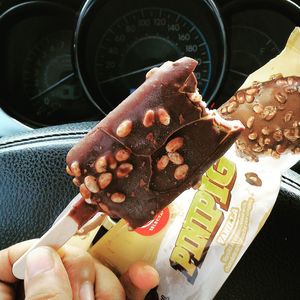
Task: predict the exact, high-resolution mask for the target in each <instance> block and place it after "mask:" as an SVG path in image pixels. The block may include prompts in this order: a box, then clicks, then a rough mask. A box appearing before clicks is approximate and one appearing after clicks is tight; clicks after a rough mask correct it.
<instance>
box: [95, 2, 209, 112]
mask: <svg viewBox="0 0 300 300" xmlns="http://www.w3.org/2000/svg"><path fill="white" fill-rule="evenodd" d="M185 55H188V56H193V57H195V58H196V59H197V61H198V62H199V64H198V67H197V69H196V70H195V75H196V77H197V79H198V82H199V90H200V92H201V93H202V95H205V92H206V90H207V86H208V82H209V81H210V78H211V54H210V50H209V47H208V44H207V41H206V39H205V38H204V36H203V34H202V33H201V31H200V30H199V28H198V27H197V26H196V25H195V24H194V23H193V22H192V21H191V20H189V19H188V18H187V17H185V16H183V15H181V14H179V13H177V12H175V11H172V10H170V9H163V8H158V7H154V8H145V9H140V10H135V11H132V12H130V13H129V14H126V15H124V16H122V17H121V18H119V19H117V20H116V21H115V22H114V23H113V24H112V25H111V26H110V27H109V28H108V29H107V30H106V32H105V33H104V35H103V36H102V37H101V39H100V41H99V44H98V47H97V53H96V63H95V77H96V80H97V85H98V88H99V91H100V92H101V95H102V96H103V99H104V100H105V101H106V102H107V103H108V104H109V105H111V106H112V108H113V107H114V106H115V105H117V104H118V103H119V101H120V100H122V99H124V98H126V97H127V96H128V95H129V94H130V93H131V92H132V91H134V90H135V89H136V88H137V87H138V86H139V85H140V84H142V83H143V81H144V80H145V74H146V72H147V71H149V70H150V69H151V68H153V67H157V66H159V65H161V64H162V63H163V62H164V61H167V60H176V59H178V58H179V57H182V56H185Z"/></svg>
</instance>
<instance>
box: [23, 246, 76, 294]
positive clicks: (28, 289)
mask: <svg viewBox="0 0 300 300" xmlns="http://www.w3.org/2000/svg"><path fill="white" fill-rule="evenodd" d="M24 286H25V295H26V300H33V299H35V300H38V299H56V300H59V299H61V300H63V299H66V300H68V299H72V289H71V285H70V282H69V278H68V274H67V272H66V270H65V268H64V266H63V263H62V261H61V259H60V257H59V255H58V254H57V253H56V251H54V250H53V249H52V248H50V247H39V248H36V249H34V250H32V251H31V252H29V253H28V255H27V260H26V271H25V281H24Z"/></svg>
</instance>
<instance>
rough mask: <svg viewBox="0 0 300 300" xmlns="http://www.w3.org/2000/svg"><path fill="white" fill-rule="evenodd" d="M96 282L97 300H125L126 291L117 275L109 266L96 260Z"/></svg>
mask: <svg viewBox="0 0 300 300" xmlns="http://www.w3.org/2000/svg"><path fill="white" fill-rule="evenodd" d="M95 266H96V282H95V298H96V300H100V299H101V300H125V299H126V296H125V291H124V288H123V287H122V285H121V283H120V281H119V279H118V278H117V276H116V275H115V274H114V273H113V272H112V271H111V270H110V269H108V268H107V267H105V266H104V265H102V264H100V263H99V262H97V261H95Z"/></svg>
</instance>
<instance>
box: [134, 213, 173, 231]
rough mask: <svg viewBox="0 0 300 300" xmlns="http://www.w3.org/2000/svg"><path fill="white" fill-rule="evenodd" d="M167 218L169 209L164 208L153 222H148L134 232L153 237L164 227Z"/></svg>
mask: <svg viewBox="0 0 300 300" xmlns="http://www.w3.org/2000/svg"><path fill="white" fill-rule="evenodd" d="M169 217H170V211H169V208H168V207H166V208H164V209H163V210H162V211H161V212H159V213H158V214H157V215H156V216H155V217H154V219H153V220H151V221H149V222H148V223H147V224H145V225H144V226H142V227H139V228H137V229H136V230H135V232H137V233H139V234H141V235H145V236H150V235H154V234H156V233H158V232H160V231H161V230H162V229H163V228H164V227H165V226H166V224H167V223H168V221H169Z"/></svg>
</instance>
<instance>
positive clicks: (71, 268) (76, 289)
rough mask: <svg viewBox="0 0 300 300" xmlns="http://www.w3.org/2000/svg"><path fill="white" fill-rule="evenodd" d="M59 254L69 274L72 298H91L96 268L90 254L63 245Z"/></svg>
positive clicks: (77, 299)
mask: <svg viewBox="0 0 300 300" xmlns="http://www.w3.org/2000/svg"><path fill="white" fill-rule="evenodd" d="M59 254H60V256H61V259H62V262H63V264H64V266H65V269H66V271H67V273H68V276H69V280H70V284H71V287H72V291H73V300H93V299H94V283H95V277H96V270H95V262H94V259H93V258H92V256H91V255H90V254H89V253H87V252H86V251H84V250H82V249H80V248H77V247H72V246H65V247H63V248H62V249H60V250H59Z"/></svg>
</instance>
